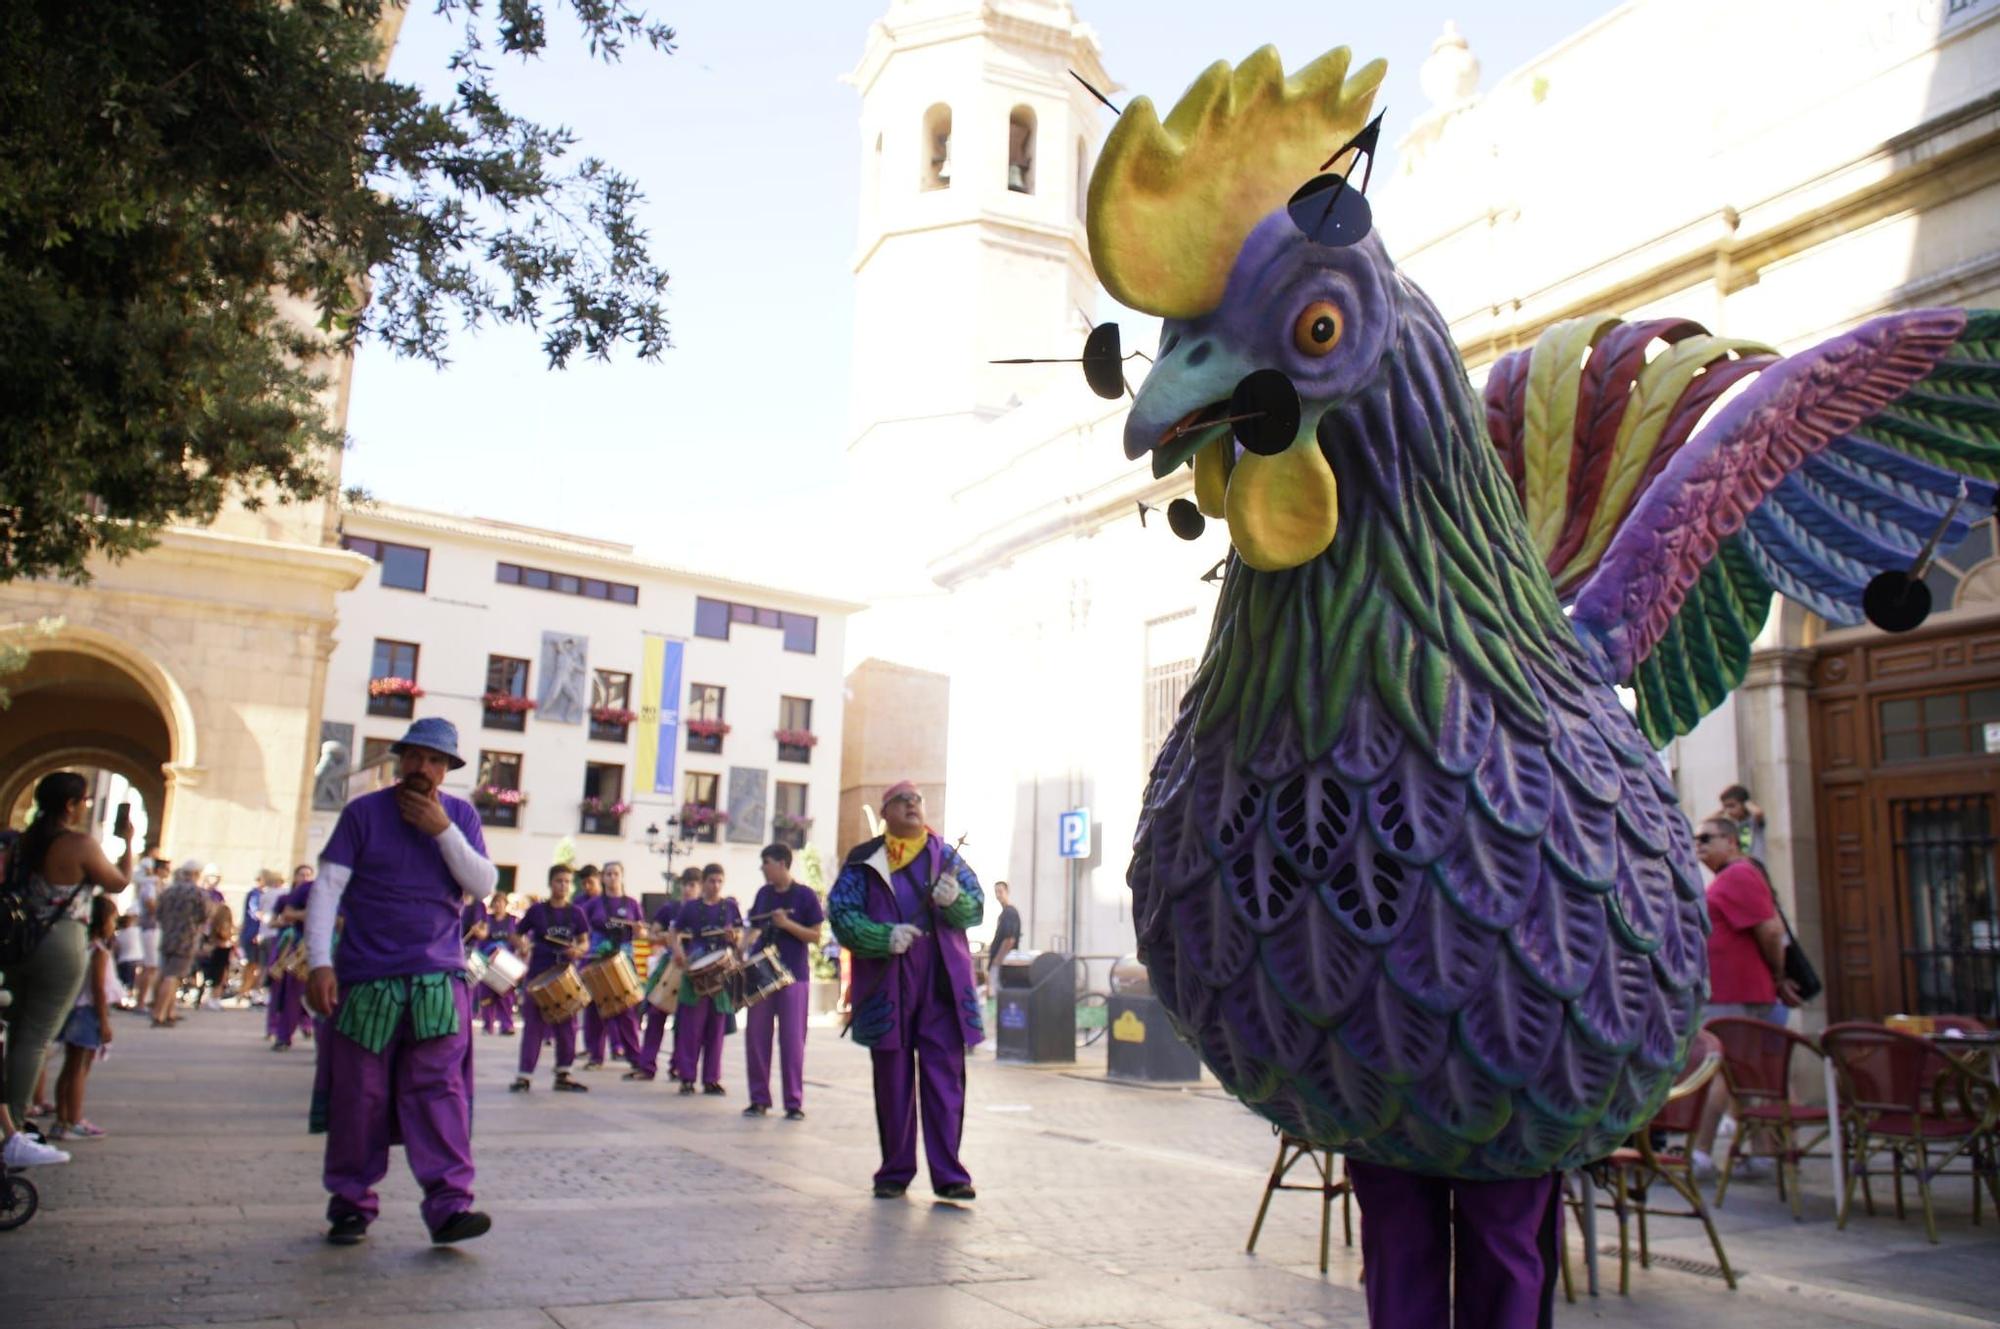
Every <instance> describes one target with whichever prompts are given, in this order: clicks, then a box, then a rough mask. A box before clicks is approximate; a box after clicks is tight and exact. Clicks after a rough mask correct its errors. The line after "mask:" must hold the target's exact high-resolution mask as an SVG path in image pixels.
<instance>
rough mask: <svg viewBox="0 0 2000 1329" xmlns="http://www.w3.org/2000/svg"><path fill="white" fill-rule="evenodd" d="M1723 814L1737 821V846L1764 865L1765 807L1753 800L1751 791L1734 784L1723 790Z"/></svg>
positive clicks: (1759, 864)
mask: <svg viewBox="0 0 2000 1329" xmlns="http://www.w3.org/2000/svg"><path fill="white" fill-rule="evenodd" d="M1722 815H1723V816H1725V817H1727V818H1729V820H1731V821H1733V822H1735V823H1736V847H1737V848H1738V849H1740V850H1742V851H1743V854H1744V856H1745V857H1746V858H1751V859H1755V860H1756V862H1757V867H1758V869H1759V870H1760V871H1761V870H1762V869H1763V866H1764V809H1762V808H1760V807H1758V806H1757V805H1756V803H1754V802H1752V801H1751V798H1750V791H1749V790H1748V789H1746V788H1744V787H1743V786H1742V785H1740V784H1733V785H1731V786H1729V788H1727V789H1725V790H1723V791H1722Z"/></svg>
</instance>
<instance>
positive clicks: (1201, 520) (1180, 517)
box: [1167, 498, 1208, 540]
mask: <svg viewBox="0 0 2000 1329" xmlns="http://www.w3.org/2000/svg"><path fill="white" fill-rule="evenodd" d="M1167 525H1168V526H1171V527H1172V528H1173V531H1174V534H1175V535H1178V536H1179V537H1180V538H1181V539H1183V540H1199V539H1201V533H1202V532H1203V531H1205V530H1207V529H1208V518H1206V517H1204V516H1202V515H1201V509H1200V508H1198V507H1196V506H1195V505H1194V504H1193V503H1191V502H1189V501H1188V500H1187V499H1184V498H1177V499H1175V500H1174V501H1173V502H1171V503H1169V504H1167Z"/></svg>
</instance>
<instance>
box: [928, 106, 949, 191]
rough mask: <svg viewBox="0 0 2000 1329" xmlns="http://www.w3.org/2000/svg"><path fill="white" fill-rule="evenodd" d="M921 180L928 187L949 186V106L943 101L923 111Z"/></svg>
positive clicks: (945, 187) (944, 187)
mask: <svg viewBox="0 0 2000 1329" xmlns="http://www.w3.org/2000/svg"><path fill="white" fill-rule="evenodd" d="M923 145H924V157H923V172H922V176H921V178H922V181H923V187H924V188H925V189H927V190H929V189H950V188H951V107H949V106H946V105H945V104H944V103H943V102H939V103H938V104H937V105H935V106H933V107H931V109H930V110H928V111H925V112H924V136H923Z"/></svg>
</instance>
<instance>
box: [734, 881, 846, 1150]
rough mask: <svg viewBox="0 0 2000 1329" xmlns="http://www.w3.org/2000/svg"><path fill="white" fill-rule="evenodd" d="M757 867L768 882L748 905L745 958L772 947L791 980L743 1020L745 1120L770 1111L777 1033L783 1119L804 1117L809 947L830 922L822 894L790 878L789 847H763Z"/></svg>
mask: <svg viewBox="0 0 2000 1329" xmlns="http://www.w3.org/2000/svg"><path fill="white" fill-rule="evenodd" d="M758 866H759V867H761V868H762V869H763V871H764V884H763V886H761V887H760V888H758V891H757V898H756V899H755V900H753V901H751V903H750V925H751V926H752V927H753V928H755V929H756V930H755V931H754V932H752V933H751V934H750V944H749V945H748V946H747V947H746V948H745V951H746V953H747V954H752V955H754V954H756V952H757V951H758V950H759V949H760V948H762V947H763V946H765V945H774V946H776V947H777V950H778V960H779V962H780V963H781V964H783V965H784V966H785V971H786V972H787V973H789V974H790V975H791V976H792V982H791V984H790V986H788V987H782V988H779V989H778V990H777V991H776V992H774V993H772V994H771V995H770V996H768V997H766V998H764V1000H762V1001H760V1002H758V1003H757V1004H756V1005H754V1006H752V1007H751V1008H750V1010H749V1011H748V1013H747V1014H746V1016H745V1019H746V1020H748V1022H749V1028H748V1030H747V1031H746V1033H745V1036H744V1039H743V1069H744V1073H745V1076H746V1078H748V1080H749V1081H750V1106H749V1107H747V1108H744V1109H743V1115H744V1116H746V1117H761V1116H763V1115H764V1114H765V1113H767V1112H769V1111H770V1110H771V1042H772V1034H773V1032H774V1030H775V1032H776V1035H777V1041H778V1047H779V1056H780V1060H781V1063H782V1065H783V1068H784V1077H785V1120H787V1121H804V1120H805V1119H806V1108H805V1092H806V1016H807V1015H808V1014H809V1013H810V1011H811V999H812V961H811V958H810V954H809V952H808V951H807V950H806V947H808V946H812V945H815V944H817V943H818V941H819V935H820V925H821V924H822V923H824V922H825V921H826V915H825V912H824V911H823V910H822V909H821V908H820V903H819V893H818V892H817V891H815V890H813V888H812V887H810V886H807V885H805V884H803V883H801V882H797V881H794V880H792V851H791V849H790V847H789V846H786V845H782V844H771V845H765V846H764V852H763V853H762V854H761V855H759V858H758Z"/></svg>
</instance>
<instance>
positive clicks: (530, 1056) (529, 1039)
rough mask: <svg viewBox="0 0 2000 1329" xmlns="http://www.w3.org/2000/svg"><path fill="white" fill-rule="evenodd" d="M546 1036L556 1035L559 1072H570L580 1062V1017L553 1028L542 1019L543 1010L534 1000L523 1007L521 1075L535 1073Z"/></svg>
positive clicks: (573, 1017)
mask: <svg viewBox="0 0 2000 1329" xmlns="http://www.w3.org/2000/svg"><path fill="white" fill-rule="evenodd" d="M544 1034H554V1035H555V1040H556V1069H557V1070H558V1071H566V1070H568V1069H569V1068H570V1066H571V1065H572V1064H573V1063H574V1062H575V1061H576V1017H575V1016H574V1015H572V1016H570V1017H569V1019H567V1020H564V1021H563V1022H562V1023H561V1024H553V1025H552V1024H550V1023H548V1022H547V1021H546V1020H544V1019H542V1008H541V1007H540V1006H537V1005H536V1004H535V1002H534V999H533V998H532V997H530V998H528V999H527V1000H525V1001H523V1002H522V1003H521V1074H523V1075H533V1074H534V1073H535V1063H536V1062H538V1061H540V1060H541V1059H542V1037H543V1035H544Z"/></svg>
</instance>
